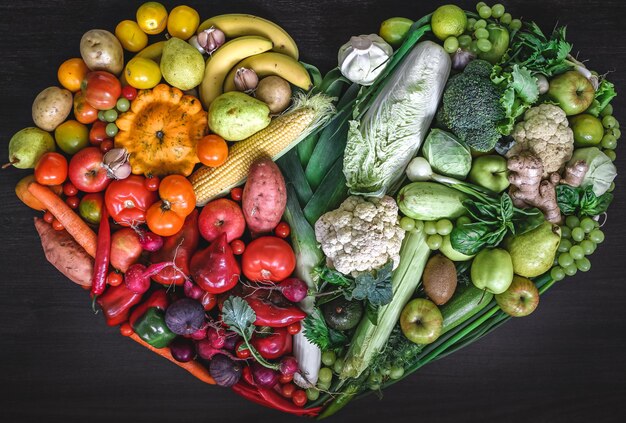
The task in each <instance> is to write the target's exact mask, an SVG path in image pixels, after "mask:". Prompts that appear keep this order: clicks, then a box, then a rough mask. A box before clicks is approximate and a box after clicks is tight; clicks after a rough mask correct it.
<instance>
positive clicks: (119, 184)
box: [104, 175, 157, 226]
mask: <svg viewBox="0 0 626 423" xmlns="http://www.w3.org/2000/svg"><path fill="white" fill-rule="evenodd" d="M143 180H144V177H143V176H139V175H130V176H129V177H128V178H126V179H120V180H116V181H113V182H111V183H110V184H109V186H108V188H107V190H106V192H105V194H104V203H105V204H106V208H107V210H108V212H109V215H110V216H111V217H112V218H113V220H114V221H115V222H117V223H119V224H120V225H122V226H131V225H137V224H139V223H143V222H145V221H146V211H147V210H148V208H149V207H150V206H151V205H152V204H154V202H155V201H156V200H157V195H156V193H155V192H152V191H148V190H147V189H146V187H145V186H144V184H143Z"/></svg>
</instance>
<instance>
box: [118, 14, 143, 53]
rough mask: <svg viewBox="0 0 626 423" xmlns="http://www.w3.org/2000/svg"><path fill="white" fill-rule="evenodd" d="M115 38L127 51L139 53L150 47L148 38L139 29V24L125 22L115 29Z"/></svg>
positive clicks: (129, 21) (128, 20)
mask: <svg viewBox="0 0 626 423" xmlns="http://www.w3.org/2000/svg"><path fill="white" fill-rule="evenodd" d="M115 36H116V37H117V39H118V40H120V44H122V47H124V48H125V49H126V50H128V51H130V52H132V53H137V52H138V51H139V50H142V49H144V48H145V47H146V46H147V45H148V36H147V35H146V33H145V32H143V31H142V30H141V28H139V25H137V22H135V21H131V20H130V19H126V20H123V21H122V22H120V23H118V24H117V26H116V27H115Z"/></svg>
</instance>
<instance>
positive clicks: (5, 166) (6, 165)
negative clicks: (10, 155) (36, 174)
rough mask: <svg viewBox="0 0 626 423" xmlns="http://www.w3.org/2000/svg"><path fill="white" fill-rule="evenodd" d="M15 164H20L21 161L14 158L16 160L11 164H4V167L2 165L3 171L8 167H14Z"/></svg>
mask: <svg viewBox="0 0 626 423" xmlns="http://www.w3.org/2000/svg"><path fill="white" fill-rule="evenodd" d="M15 163H19V160H18V159H15V158H14V159H13V160H11V161H10V162H9V163H5V164H3V165H2V169H6V168H7V167H11V166H13V165H14V164H15Z"/></svg>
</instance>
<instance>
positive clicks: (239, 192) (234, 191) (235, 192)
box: [230, 187, 243, 201]
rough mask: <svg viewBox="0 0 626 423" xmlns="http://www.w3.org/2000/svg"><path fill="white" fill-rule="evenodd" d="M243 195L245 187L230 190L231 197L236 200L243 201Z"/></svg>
mask: <svg viewBox="0 0 626 423" xmlns="http://www.w3.org/2000/svg"><path fill="white" fill-rule="evenodd" d="M242 195H243V188H241V187H237V188H233V189H231V190H230V198H232V199H233V200H235V201H241V196H242Z"/></svg>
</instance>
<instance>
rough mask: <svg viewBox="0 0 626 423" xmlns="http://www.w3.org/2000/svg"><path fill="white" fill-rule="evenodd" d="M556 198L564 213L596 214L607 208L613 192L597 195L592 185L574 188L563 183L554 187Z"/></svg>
mask: <svg viewBox="0 0 626 423" xmlns="http://www.w3.org/2000/svg"><path fill="white" fill-rule="evenodd" d="M556 200H557V203H558V204H559V208H560V209H561V212H562V213H563V214H565V215H581V216H596V215H598V214H601V213H604V212H605V211H606V210H607V209H608V208H609V204H611V201H613V194H611V193H610V192H605V193H604V194H602V195H600V196H597V195H596V194H595V193H594V192H593V185H587V186H586V187H584V188H583V187H576V188H575V187H572V186H569V185H564V184H563V185H558V186H557V187H556Z"/></svg>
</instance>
